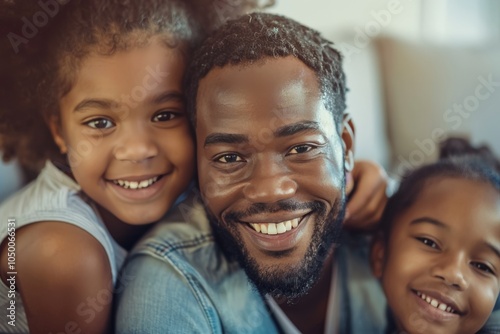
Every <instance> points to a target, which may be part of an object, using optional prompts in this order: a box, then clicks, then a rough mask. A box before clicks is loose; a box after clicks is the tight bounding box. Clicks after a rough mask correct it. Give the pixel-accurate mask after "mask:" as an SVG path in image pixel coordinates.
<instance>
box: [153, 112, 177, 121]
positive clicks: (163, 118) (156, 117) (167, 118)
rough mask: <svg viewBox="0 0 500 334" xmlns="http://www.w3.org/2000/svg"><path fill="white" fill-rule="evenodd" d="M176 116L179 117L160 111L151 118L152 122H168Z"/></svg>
mask: <svg viewBox="0 0 500 334" xmlns="http://www.w3.org/2000/svg"><path fill="white" fill-rule="evenodd" d="M178 116H179V115H178V114H177V113H173V112H171V111H160V112H159V113H157V114H156V115H154V116H153V122H168V121H170V120H172V119H174V118H176V117H178Z"/></svg>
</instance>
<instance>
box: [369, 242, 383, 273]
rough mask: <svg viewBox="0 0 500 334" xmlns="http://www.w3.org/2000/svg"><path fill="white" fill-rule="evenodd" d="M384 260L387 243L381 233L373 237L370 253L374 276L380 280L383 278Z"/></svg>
mask: <svg viewBox="0 0 500 334" xmlns="http://www.w3.org/2000/svg"><path fill="white" fill-rule="evenodd" d="M384 258H385V242H384V239H383V238H382V235H381V234H380V233H379V234H377V235H375V236H374V237H373V240H372V245H371V252H370V266H371V268H372V273H373V276H375V277H377V278H378V279H381V278H382V274H383V272H384Z"/></svg>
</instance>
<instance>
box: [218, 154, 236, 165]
mask: <svg viewBox="0 0 500 334" xmlns="http://www.w3.org/2000/svg"><path fill="white" fill-rule="evenodd" d="M216 161H217V162H221V163H224V164H229V163H235V162H242V161H243V159H242V158H241V157H240V156H239V155H237V154H224V155H222V156H220V157H218V158H217V159H216Z"/></svg>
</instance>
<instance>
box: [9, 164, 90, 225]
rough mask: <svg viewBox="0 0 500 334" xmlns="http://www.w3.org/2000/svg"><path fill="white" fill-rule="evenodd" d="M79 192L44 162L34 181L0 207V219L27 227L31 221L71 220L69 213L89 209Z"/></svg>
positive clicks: (71, 182)
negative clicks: (13, 220)
mask: <svg viewBox="0 0 500 334" xmlns="http://www.w3.org/2000/svg"><path fill="white" fill-rule="evenodd" d="M79 191H80V187H79V186H78V184H77V183H76V182H75V181H73V180H72V179H71V178H70V177H68V176H67V175H65V174H64V173H63V172H61V171H60V170H59V169H57V168H56V167H55V166H54V165H53V164H52V163H51V162H47V163H46V165H45V167H44V168H43V170H42V171H41V173H40V174H39V175H38V177H37V178H36V179H35V180H34V181H32V182H31V183H29V184H28V185H26V186H25V187H24V188H22V189H21V190H19V191H18V192H16V193H15V194H13V195H12V196H11V197H9V198H8V199H7V200H5V201H4V202H3V203H2V204H1V205H0V219H2V221H5V220H7V219H9V218H10V219H16V221H17V224H25V223H30V222H33V221H31V220H32V219H36V220H35V221H39V220H40V219H43V220H48V221H51V220H54V219H55V220H61V221H64V218H65V217H64V215H68V214H71V215H72V216H74V212H72V211H73V210H78V208H88V207H89V205H88V204H87V203H86V202H85V201H84V200H83V198H82V197H80V196H79V195H78V193H79ZM80 211H82V213H83V212H85V210H80Z"/></svg>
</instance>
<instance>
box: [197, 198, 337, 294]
mask: <svg viewBox="0 0 500 334" xmlns="http://www.w3.org/2000/svg"><path fill="white" fill-rule="evenodd" d="M306 208H307V209H311V213H310V214H309V215H315V217H309V218H316V220H315V222H312V221H310V222H307V223H308V224H310V223H314V224H315V225H314V228H313V235H312V239H311V243H310V244H309V246H308V248H307V250H306V253H305V256H304V258H303V259H302V260H301V261H300V262H299V263H297V264H296V265H294V266H290V265H286V266H274V267H264V268H262V267H261V266H259V264H258V262H257V261H256V260H255V259H253V258H251V257H250V255H249V254H248V252H247V250H246V248H245V244H244V243H243V239H242V237H241V234H240V232H239V230H238V228H237V226H238V225H239V224H242V223H241V221H242V220H244V219H242V218H244V217H247V216H249V215H252V214H257V213H266V212H286V211H296V210H302V209H306ZM205 210H206V212H207V215H208V219H209V220H210V224H211V226H212V230H213V233H214V236H215V239H216V242H217V244H218V245H219V246H220V247H221V249H222V250H223V252H224V253H225V255H226V256H227V258H228V259H229V260H236V261H238V263H239V264H240V266H241V267H242V268H243V269H244V270H245V272H246V273H247V275H248V277H249V278H250V280H251V281H252V282H253V283H254V284H255V286H256V288H257V289H258V290H259V291H260V292H261V293H263V294H270V295H272V296H273V297H285V298H286V299H288V300H293V299H295V298H298V297H301V296H303V295H305V294H306V293H307V292H308V291H309V290H310V289H311V288H312V286H313V285H314V283H315V282H316V281H317V280H318V279H319V276H320V274H321V270H322V269H323V265H324V263H325V260H326V258H327V257H328V255H330V254H331V252H332V251H333V246H334V244H335V243H336V242H337V241H338V239H339V236H340V231H341V227H342V222H343V220H344V214H345V195H344V191H342V197H341V198H340V199H337V201H336V202H335V203H334V205H333V207H332V210H331V211H330V212H328V213H327V212H326V206H325V204H323V203H322V202H319V201H315V202H309V203H298V202H295V201H291V200H285V201H280V202H276V203H274V204H269V205H268V204H254V205H252V206H251V207H250V208H248V210H246V211H245V212H228V213H227V214H226V215H225V216H224V221H225V222H222V221H220V220H219V219H217V217H216V216H215V215H213V214H212V213H211V212H210V210H209V209H208V208H207V207H206V206H205ZM302 223H304V222H302ZM287 253H288V251H283V252H273V253H271V252H269V255H272V256H275V257H276V258H280V257H284V256H286V255H287Z"/></svg>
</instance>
